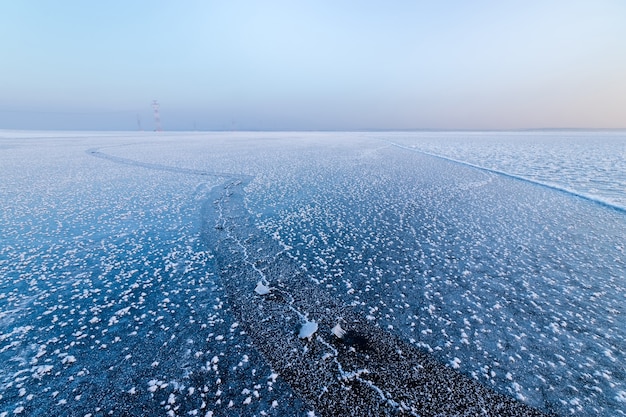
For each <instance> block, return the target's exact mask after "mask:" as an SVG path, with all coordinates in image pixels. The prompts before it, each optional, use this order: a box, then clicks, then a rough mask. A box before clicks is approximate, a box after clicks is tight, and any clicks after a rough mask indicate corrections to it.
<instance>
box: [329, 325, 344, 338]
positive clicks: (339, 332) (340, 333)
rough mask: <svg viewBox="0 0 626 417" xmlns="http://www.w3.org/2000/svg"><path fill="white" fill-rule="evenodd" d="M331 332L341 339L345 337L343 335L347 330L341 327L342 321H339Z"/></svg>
mask: <svg viewBox="0 0 626 417" xmlns="http://www.w3.org/2000/svg"><path fill="white" fill-rule="evenodd" d="M331 332H333V334H334V335H335V336H337V337H338V338H340V339H343V337H344V336H345V335H346V331H345V330H344V329H342V328H341V324H340V323H337V324H336V325H335V327H333V328H332V329H331Z"/></svg>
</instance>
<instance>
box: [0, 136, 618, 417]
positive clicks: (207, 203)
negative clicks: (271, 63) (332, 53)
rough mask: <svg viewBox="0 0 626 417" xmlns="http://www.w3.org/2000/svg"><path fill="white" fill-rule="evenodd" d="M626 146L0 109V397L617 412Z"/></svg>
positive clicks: (157, 404)
mask: <svg viewBox="0 0 626 417" xmlns="http://www.w3.org/2000/svg"><path fill="white" fill-rule="evenodd" d="M625 144H626V138H625V136H624V134H620V133H616V132H524V133H520V132H514V133H508V132H498V133H493V132H491V133H485V134H479V133H462V132H454V133H430V132H429V133H398V132H393V133H160V134H153V133H143V134H141V133H76V132H73V133H67V134H64V133H60V132H0V175H1V177H2V181H1V182H0V197H1V198H2V201H3V202H4V203H3V210H2V212H0V227H1V232H2V234H1V235H0V360H1V361H2V365H0V416H9V415H16V414H17V415H38V414H40V415H72V416H73V415H76V416H86V415H91V416H105V415H172V416H173V415H177V416H187V415H192V416H193V415H198V416H219V415H258V416H260V415H307V414H310V415H312V414H314V415H324V414H328V413H332V412H334V411H337V410H342V411H345V409H350V407H353V410H354V411H353V412H354V415H360V414H363V412H364V410H368V409H369V410H376V412H379V413H387V414H392V413H401V414H402V413H404V414H407V415H432V414H433V413H434V412H436V411H433V410H434V409H432V408H429V407H434V406H433V405H432V404H431V403H432V402H433V401H434V400H432V398H434V399H435V400H436V401H435V402H438V403H444V402H445V401H441V398H444V397H445V395H448V396H449V398H450V400H449V403H450V404H449V405H442V406H441V407H448V408H442V410H444V411H445V412H447V413H448V414H450V413H452V411H454V412H458V413H459V414H461V415H463V413H465V414H466V415H474V414H476V409H474V408H471V407H474V406H477V407H478V406H480V407H485V408H486V409H488V410H494V408H493V407H494V404H496V403H498V404H505V405H506V404H510V407H512V409H514V410H516V411H515V412H516V413H518V415H536V414H534V413H535V412H534V411H533V410H532V409H530V408H524V406H523V405H520V406H517V405H515V404H516V403H515V401H519V403H520V404H525V405H528V406H530V407H533V408H534V409H537V410H540V411H543V412H546V413H554V414H556V415H563V416H566V415H579V416H587V415H598V416H619V415H624V414H626V412H624V410H625V409H626V368H625V365H624V363H625V361H626V354H625V352H626V320H624V315H625V314H626V254H625V250H626V246H625V242H624V236H626V214H625V212H624V207H625V206H626V192H625V191H624V190H625V189H626V180H625V177H626V168H625V167H624V163H625V162H624V161H625V158H624V149H625V146H626V145H625ZM620 152H621V153H620ZM431 154H436V155H440V156H443V157H445V158H447V159H442V158H440V157H435V156H433V155H431ZM451 159H454V160H457V161H462V162H463V163H459V162H456V161H453V160H451ZM468 164H469V165H468ZM471 165H476V166H479V167H483V168H487V169H488V170H485V169H478V168H476V167H473V166H471ZM504 174H506V175H504ZM515 177H520V178H524V179H528V180H530V181H534V182H536V183H541V184H545V185H549V186H550V187H546V186H542V185H538V184H536V183H533V182H529V181H525V180H519V179H517V178H515ZM551 187H552V188H551ZM563 190H567V191H568V192H564V191H563ZM580 196H584V197H585V198H581V197H580ZM598 202H600V203H598ZM601 203H602V204H601ZM392 347H393V349H391V348H392ZM385 361H387V362H388V364H387V365H388V366H387V368H385V366H386V365H384V362H385ZM403 364H410V365H411V366H407V369H408V370H409V372H408V373H407V374H400V375H395V376H394V375H392V374H391V372H392V371H391V370H392V369H394V370H396V371H398V370H402V371H406V369H404V368H403ZM413 364H417V365H415V366H413ZM394 366H395V368H394ZM420 367H421V368H420ZM385 372H387V373H389V375H387V374H385ZM396 373H398V372H396ZM424 373H425V374H426V379H431V380H432V381H440V383H437V384H434V385H436V386H434V387H431V388H432V392H431V391H428V389H431V388H428V387H426V388H424V387H423V386H420V387H422V388H421V389H425V390H426V391H423V392H428V393H429V394H428V396H425V397H424V398H416V397H415V396H411V395H409V394H407V392H406V390H404V391H403V389H405V388H403V387H399V386H397V385H395V383H394V381H395V380H398V379H402V380H404V381H405V382H407V383H409V382H411V383H413V382H415V384H419V383H421V382H420V381H423V380H424V379H425V378H424V376H423V375H421V374H424ZM456 375H459V376H458V377H457V376H456ZM463 378H466V379H463ZM447 381H451V382H449V383H450V386H451V387H455V388H453V389H452V390H451V391H450V392H447V393H446V394H445V395H444V394H441V393H440V392H438V389H439V388H441V387H444V386H446V385H445V384H446V383H448V382H447ZM467 381H470V382H471V381H475V382H478V383H480V385H472V384H471V383H470V382H467ZM458 387H466V391H465V393H464V392H463V389H461V388H458ZM481 387H486V388H485V389H483V388H481ZM414 391H415V390H414ZM342 392H343V394H342V395H341V396H339V394H338V393H342ZM431 394H432V398H431V397H430V395H431ZM455 395H456V396H455ZM463 395H467V398H474V397H472V395H478V396H479V397H480V398H484V399H485V400H484V402H482V403H481V401H482V400H480V401H479V400H477V401H473V400H471V401H468V403H469V404H464V405H463V407H465V408H463V407H461V408H458V407H457V408H455V407H456V406H455V404H452V403H454V402H455V401H457V402H460V398H462V397H463ZM437 396H441V397H437ZM339 397H341V398H343V397H345V398H347V400H345V401H344V400H338V399H337V398H339ZM426 397H428V398H426ZM509 398H510V399H511V400H509ZM359 399H361V400H359ZM513 400H515V401H513ZM341 401H344V403H343V404H340V403H341ZM429 401H430V402H429ZM508 406H509V405H507V407H508ZM333 407H335V408H333ZM342 407H344V408H342ZM490 407H491V408H490ZM492 415H496V414H495V413H492Z"/></svg>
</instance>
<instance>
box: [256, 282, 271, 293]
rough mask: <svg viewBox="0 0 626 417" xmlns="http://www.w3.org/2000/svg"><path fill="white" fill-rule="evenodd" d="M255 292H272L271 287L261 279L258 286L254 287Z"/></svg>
mask: <svg viewBox="0 0 626 417" xmlns="http://www.w3.org/2000/svg"><path fill="white" fill-rule="evenodd" d="M254 292H256V293H257V294H259V295H267V294H269V293H270V287H268V286H267V285H265V284H263V283H262V282H261V281H259V282H258V283H257V284H256V288H255V289H254Z"/></svg>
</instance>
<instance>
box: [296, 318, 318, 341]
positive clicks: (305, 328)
mask: <svg viewBox="0 0 626 417" xmlns="http://www.w3.org/2000/svg"><path fill="white" fill-rule="evenodd" d="M316 331H317V323H316V322H314V321H307V322H306V323H304V324H303V325H302V327H300V333H298V337H299V338H300V339H304V338H307V339H309V340H311V336H313V333H315V332H316Z"/></svg>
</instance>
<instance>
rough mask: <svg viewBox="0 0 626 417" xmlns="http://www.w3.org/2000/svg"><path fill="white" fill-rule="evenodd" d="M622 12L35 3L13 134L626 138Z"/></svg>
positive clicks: (582, 6)
mask: <svg viewBox="0 0 626 417" xmlns="http://www.w3.org/2000/svg"><path fill="white" fill-rule="evenodd" d="M624 17H626V3H624V2H621V1H617V0H603V1H594V2H585V1H574V2H566V1H554V2H541V1H531V2H524V3H513V2H507V3H501V2H494V1H479V2H474V3H471V4H469V3H465V2H460V1H443V2H436V3H428V2H408V1H401V2H396V3H392V4H386V5H382V4H379V3H376V2H371V1H365V2H353V1H346V2H339V3H331V2H327V1H322V2H315V3H313V4H297V3H290V2H287V1H271V2H266V3H262V4H259V3H253V2H246V1H233V2H228V3H226V4H221V3H213V2H204V1H184V2H177V3H175V4H166V3H158V2H157V3H154V2H148V1H145V0H140V1H136V2H132V3H126V2H121V1H112V2H107V3H94V4H89V5H87V4H84V3H82V2H79V1H75V0H72V1H62V2H56V3H46V2H28V3H24V2H19V3H17V2H16V3H9V4H7V5H5V7H4V10H3V14H2V16H0V35H1V36H0V46H1V47H2V50H3V58H4V59H3V69H2V77H0V91H1V92H2V94H0V129H20V130H107V131H109V130H110V131H116V130H117V131H136V130H140V129H141V130H144V131H152V130H154V129H155V128H156V125H155V121H154V115H153V109H152V106H151V104H152V101H153V100H158V102H159V104H160V107H159V112H160V118H161V126H162V129H163V130H166V131H194V130H198V131H229V130H251V131H288V130H295V131H333V130H337V131H358V130H372V131H381V130H528V129H553V128H556V129H572V128H573V129H606V128H609V129H623V128H626V122H624V121H625V120H626V77H624V75H623V74H625V73H626V25H624V24H623V22H624Z"/></svg>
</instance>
